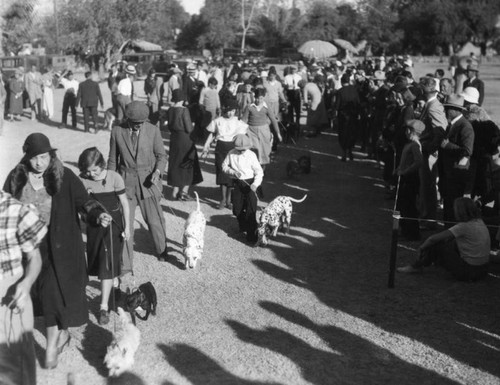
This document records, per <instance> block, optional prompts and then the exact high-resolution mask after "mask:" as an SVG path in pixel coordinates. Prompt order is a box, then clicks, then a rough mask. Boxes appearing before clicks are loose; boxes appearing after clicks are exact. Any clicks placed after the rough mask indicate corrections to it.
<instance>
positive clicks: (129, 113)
mask: <svg viewBox="0 0 500 385" xmlns="http://www.w3.org/2000/svg"><path fill="white" fill-rule="evenodd" d="M125 116H126V117H127V118H128V120H130V121H131V122H144V121H146V120H147V118H148V116H149V107H148V106H147V105H146V103H144V102H139V101H137V100H136V101H133V102H131V103H129V104H127V106H126V107H125Z"/></svg>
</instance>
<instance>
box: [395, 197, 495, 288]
mask: <svg viewBox="0 0 500 385" xmlns="http://www.w3.org/2000/svg"><path fill="white" fill-rule="evenodd" d="M453 208H454V211H455V217H456V218H457V220H458V221H459V222H458V223H457V224H456V225H455V226H452V227H450V228H449V229H447V230H444V231H442V232H440V233H438V234H434V235H431V236H430V237H429V238H427V239H426V240H425V242H424V243H422V245H421V246H420V248H419V258H418V259H417V260H416V261H415V262H414V263H413V264H411V265H408V266H404V267H399V268H398V269H397V270H398V272H400V273H418V272H421V271H422V267H424V266H429V265H430V264H431V263H433V262H438V263H440V264H441V265H442V266H443V267H444V268H445V269H447V270H449V271H450V272H451V273H452V274H453V276H454V277H455V278H456V279H458V280H459V281H476V280H478V279H481V278H483V277H485V276H486V274H487V273H488V261H489V253H490V234H489V232H488V228H487V227H486V225H485V224H484V222H483V220H482V219H481V212H480V210H479V208H478V207H477V206H476V205H475V204H474V201H473V200H472V199H470V198H457V199H455V201H454V206H453Z"/></svg>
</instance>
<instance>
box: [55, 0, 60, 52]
mask: <svg viewBox="0 0 500 385" xmlns="http://www.w3.org/2000/svg"><path fill="white" fill-rule="evenodd" d="M54 18H55V20H56V53H57V54H58V55H59V53H60V52H59V17H58V16H57V0H54Z"/></svg>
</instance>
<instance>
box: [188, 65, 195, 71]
mask: <svg viewBox="0 0 500 385" xmlns="http://www.w3.org/2000/svg"><path fill="white" fill-rule="evenodd" d="M186 70H187V71H188V72H196V66H195V65H194V64H190V65H188V66H187V68H186Z"/></svg>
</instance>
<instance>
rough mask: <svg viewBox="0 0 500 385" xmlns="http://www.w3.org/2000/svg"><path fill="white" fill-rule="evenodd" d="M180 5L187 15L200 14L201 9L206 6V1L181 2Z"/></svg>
mask: <svg viewBox="0 0 500 385" xmlns="http://www.w3.org/2000/svg"><path fill="white" fill-rule="evenodd" d="M180 3H181V4H182V6H183V7H184V9H185V10H186V12H187V13H189V14H190V15H193V14H195V13H200V9H201V7H203V5H204V4H205V0H180Z"/></svg>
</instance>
